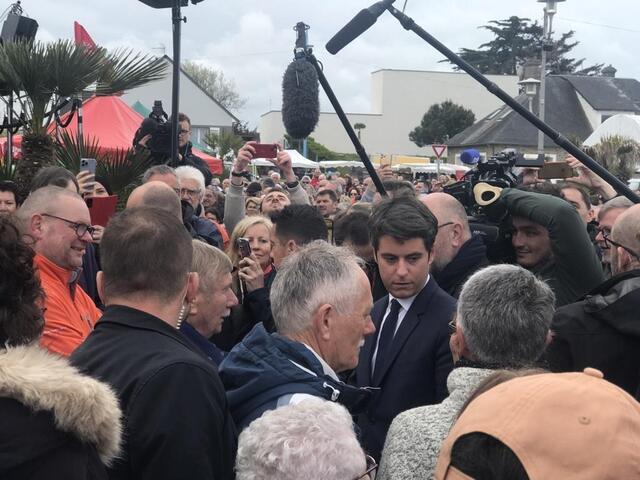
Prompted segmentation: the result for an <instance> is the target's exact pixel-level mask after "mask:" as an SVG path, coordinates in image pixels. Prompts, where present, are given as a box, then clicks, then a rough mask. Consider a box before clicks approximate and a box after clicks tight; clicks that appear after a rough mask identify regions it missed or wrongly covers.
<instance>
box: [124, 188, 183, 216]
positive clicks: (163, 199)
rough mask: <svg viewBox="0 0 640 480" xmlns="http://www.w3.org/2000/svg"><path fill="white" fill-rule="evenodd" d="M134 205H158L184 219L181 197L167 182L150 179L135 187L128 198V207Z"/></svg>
mask: <svg viewBox="0 0 640 480" xmlns="http://www.w3.org/2000/svg"><path fill="white" fill-rule="evenodd" d="M134 207H156V208H159V209H161V210H164V211H166V212H169V213H170V214H172V215H175V216H176V217H178V218H179V219H180V220H182V210H181V206H180V198H178V195H177V194H176V192H175V191H174V190H173V188H171V187H170V186H169V185H167V184H166V183H165V182H161V181H150V182H147V183H145V184H143V185H140V186H139V187H137V188H136V189H134V190H133V191H132V192H131V195H129V199H128V200H127V208H134Z"/></svg>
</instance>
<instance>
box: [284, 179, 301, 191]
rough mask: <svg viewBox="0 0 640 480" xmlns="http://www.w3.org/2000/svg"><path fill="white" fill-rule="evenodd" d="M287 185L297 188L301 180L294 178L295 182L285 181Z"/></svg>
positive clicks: (290, 187)
mask: <svg viewBox="0 0 640 480" xmlns="http://www.w3.org/2000/svg"><path fill="white" fill-rule="evenodd" d="M285 185H286V186H287V188H289V189H293V188H296V187H297V186H298V185H300V182H299V181H298V180H294V181H293V182H287V183H285Z"/></svg>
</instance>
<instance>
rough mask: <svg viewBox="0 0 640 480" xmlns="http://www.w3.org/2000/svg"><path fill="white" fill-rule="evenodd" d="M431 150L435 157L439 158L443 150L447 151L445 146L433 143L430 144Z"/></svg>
mask: <svg viewBox="0 0 640 480" xmlns="http://www.w3.org/2000/svg"><path fill="white" fill-rule="evenodd" d="M431 150H433V153H435V155H436V158H437V159H438V160H440V158H441V157H442V155H444V152H446V151H447V146H446V145H439V144H437V143H434V144H433V145H431Z"/></svg>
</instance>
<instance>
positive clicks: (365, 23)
mask: <svg viewBox="0 0 640 480" xmlns="http://www.w3.org/2000/svg"><path fill="white" fill-rule="evenodd" d="M393 2H395V0H383V1H382V2H378V3H374V4H373V5H371V6H370V7H369V8H365V9H364V10H360V12H359V13H358V14H357V15H356V16H355V17H353V19H352V20H351V21H350V22H349V23H347V24H346V25H345V26H344V27H343V28H342V30H340V31H339V32H338V33H336V34H335V35H334V36H333V38H332V39H331V40H329V41H328V42H327V45H326V49H327V51H328V52H329V53H330V54H332V55H335V54H336V53H338V52H339V51H340V50H342V49H343V48H344V47H346V46H347V45H348V44H350V43H351V42H353V41H354V40H355V39H356V38H358V37H359V36H360V35H362V34H363V33H364V32H366V31H367V30H368V29H369V28H370V27H371V26H372V25H373V24H374V23H376V21H377V20H378V17H379V16H380V15H382V14H383V13H384V11H385V10H386V9H387V7H388V6H389V5H391V4H392V3H393Z"/></svg>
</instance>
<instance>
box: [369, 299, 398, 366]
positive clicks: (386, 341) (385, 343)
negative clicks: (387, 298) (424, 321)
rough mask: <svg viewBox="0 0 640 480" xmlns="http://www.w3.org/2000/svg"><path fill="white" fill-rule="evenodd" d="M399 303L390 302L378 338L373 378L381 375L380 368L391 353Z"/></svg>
mask: <svg viewBox="0 0 640 480" xmlns="http://www.w3.org/2000/svg"><path fill="white" fill-rule="evenodd" d="M400 308H402V306H401V305H400V302H398V301H397V300H396V299H395V298H394V299H393V300H391V309H390V310H389V315H387V318H386V319H385V321H384V325H383V326H382V330H381V331H380V336H379V337H378V353H377V355H376V368H375V370H374V375H373V376H374V377H375V378H380V375H381V374H382V368H383V367H384V365H385V364H386V363H387V360H388V356H389V352H390V351H391V344H392V342H393V335H394V334H395V333H396V326H397V325H398V313H400Z"/></svg>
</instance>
